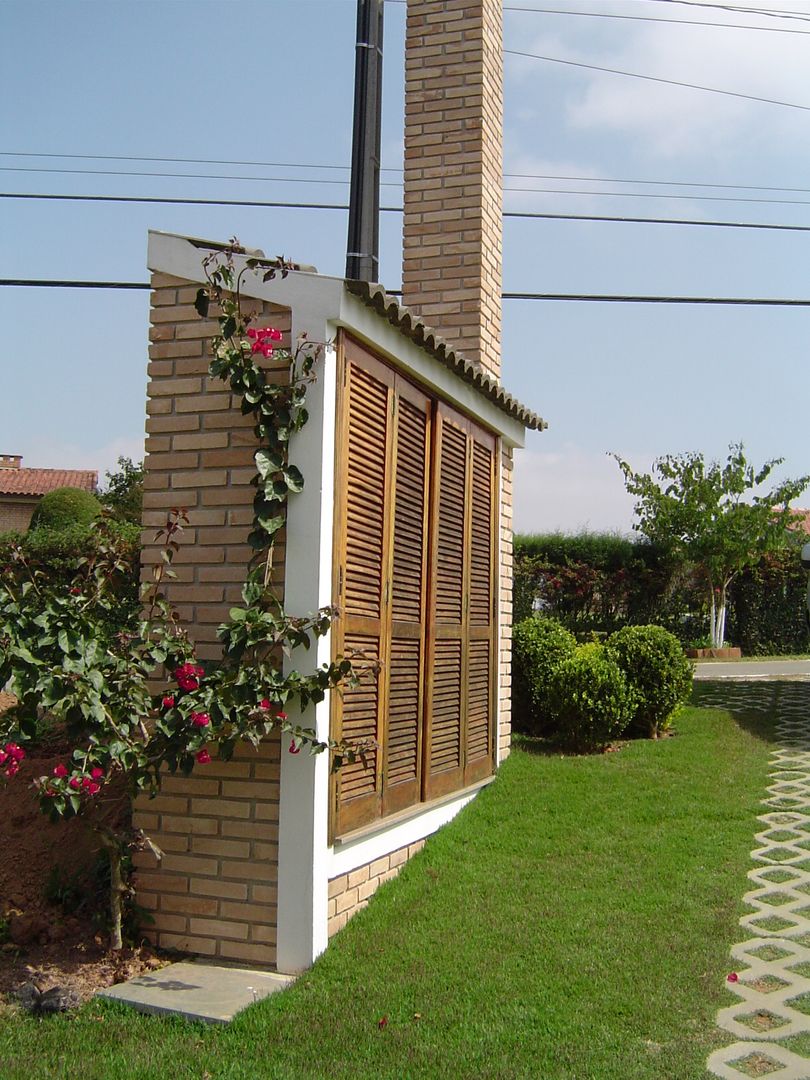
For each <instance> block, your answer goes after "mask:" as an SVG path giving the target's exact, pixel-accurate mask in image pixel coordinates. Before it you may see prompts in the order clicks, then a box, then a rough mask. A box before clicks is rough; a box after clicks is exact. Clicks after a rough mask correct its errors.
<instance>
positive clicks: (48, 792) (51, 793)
mask: <svg viewBox="0 0 810 1080" xmlns="http://www.w3.org/2000/svg"><path fill="white" fill-rule="evenodd" d="M45 794H46V795H47V796H48V798H49V799H52V798H53V797H54V795H55V794H56V792H55V791H54V789H53V788H52V787H49V788H45Z"/></svg>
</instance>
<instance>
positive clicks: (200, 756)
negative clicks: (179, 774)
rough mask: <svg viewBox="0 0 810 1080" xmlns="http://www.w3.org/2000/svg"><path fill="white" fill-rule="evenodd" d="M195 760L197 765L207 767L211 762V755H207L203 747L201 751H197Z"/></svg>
mask: <svg viewBox="0 0 810 1080" xmlns="http://www.w3.org/2000/svg"><path fill="white" fill-rule="evenodd" d="M196 759H197V764H198V765H207V764H208V763H209V762H210V760H211V755H210V754H209V753H208V751H207V750H206V749H205V747H203V749H202V750H198V751H197V754H196Z"/></svg>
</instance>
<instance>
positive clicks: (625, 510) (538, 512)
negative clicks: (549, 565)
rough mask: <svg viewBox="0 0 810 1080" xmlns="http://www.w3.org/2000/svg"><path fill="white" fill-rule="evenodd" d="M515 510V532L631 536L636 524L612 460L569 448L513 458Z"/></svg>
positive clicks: (518, 455)
mask: <svg viewBox="0 0 810 1080" xmlns="http://www.w3.org/2000/svg"><path fill="white" fill-rule="evenodd" d="M631 464H633V467H634V468H635V467H636V465H635V460H633V461H632V462H631ZM641 464H642V465H643V463H641ZM646 467H649V462H647V465H646ZM514 506H515V522H514V525H515V532H524V533H526V532H528V533H531V532H558V531H559V532H572V533H575V532H582V531H586V530H588V531H591V532H621V533H629V532H630V531H631V529H632V524H633V500H632V498H631V496H629V495H628V494H627V492H626V491H625V489H624V484H623V482H622V478H621V473H620V472H619V468H618V466H617V465H616V462H615V461H614V460H613V458H611V457H609V456H608V455H607V454H601V453H594V452H589V451H585V450H583V449H581V448H580V447H577V446H575V445H573V444H570V443H569V444H567V445H565V446H563V447H562V449H561V450H559V451H557V452H547V453H538V452H535V451H520V452H518V453H517V454H516V455H515V472H514Z"/></svg>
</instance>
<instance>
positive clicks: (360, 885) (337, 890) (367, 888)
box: [329, 840, 425, 937]
mask: <svg viewBox="0 0 810 1080" xmlns="http://www.w3.org/2000/svg"><path fill="white" fill-rule="evenodd" d="M424 846H425V841H424V840H417V841H416V843H414V844H406V845H405V847H401V848H397V850H396V851H392V852H391V853H390V854H388V855H383V856H382V857H381V858H379V859H374V860H373V862H370V863H366V865H365V866H358V867H357V869H355V870H350V871H349V873H347V874H340V875H339V876H338V877H334V878H331V879H330V881H329V936H330V937H332V935H333V934H336V933H337V932H338V930H342V929H343V927H344V926H345V925H346V923H347V922H348V921H349V919H350V918H351V917H352V915H355V914H356V913H357V912H358V911H362V909H363V908H364V907H366V906H367V905H368V902H369V899H370V898H371V897H372V896H373V895H374V893H375V892H376V891H377V889H378V888H379V887H380V885H382V884H383V882H386V881H390V880H391V878H395V877H396V876H397V874H398V873H399V871H400V870H401V869H402V867H403V866H404V865H405V863H406V862H407V861H408V859H410V858H411V857H412V856H413V855H415V854H416V853H417V851H421V850H422V848H423V847H424Z"/></svg>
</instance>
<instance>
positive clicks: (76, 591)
mask: <svg viewBox="0 0 810 1080" xmlns="http://www.w3.org/2000/svg"><path fill="white" fill-rule="evenodd" d="M81 594H82V590H81V589H79V588H78V587H77V586H76V585H74V586H73V588H72V589H71V590H70V595H71V596H81Z"/></svg>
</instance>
